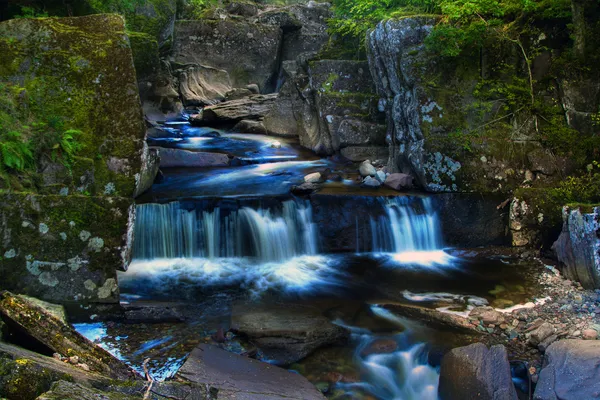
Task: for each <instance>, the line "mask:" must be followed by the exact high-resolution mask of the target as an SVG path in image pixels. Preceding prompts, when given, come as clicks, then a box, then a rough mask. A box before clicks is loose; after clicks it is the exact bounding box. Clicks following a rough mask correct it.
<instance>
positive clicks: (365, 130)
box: [337, 119, 387, 148]
mask: <svg viewBox="0 0 600 400" xmlns="http://www.w3.org/2000/svg"><path fill="white" fill-rule="evenodd" d="M385 133H386V127H385V125H379V124H373V123H370V122H365V121H360V120H355V119H345V120H343V121H342V122H341V123H340V126H339V127H338V130H337V134H338V137H339V143H340V148H344V147H349V146H358V147H363V146H385ZM386 147H387V146H386Z"/></svg>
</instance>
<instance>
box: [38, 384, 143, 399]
mask: <svg viewBox="0 0 600 400" xmlns="http://www.w3.org/2000/svg"><path fill="white" fill-rule="evenodd" d="M68 399H73V400H75V399H77V400H98V399H102V400H134V399H138V400H139V396H135V397H134V396H127V395H124V394H122V393H108V392H105V391H102V390H98V389H92V388H90V387H86V386H83V385H81V384H78V383H72V382H67V381H58V382H56V383H55V384H53V385H52V387H51V388H50V391H48V392H46V393H44V394H42V395H41V396H39V397H38V398H37V399H36V400H68Z"/></svg>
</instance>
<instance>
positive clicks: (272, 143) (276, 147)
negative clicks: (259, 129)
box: [271, 141, 281, 149]
mask: <svg viewBox="0 0 600 400" xmlns="http://www.w3.org/2000/svg"><path fill="white" fill-rule="evenodd" d="M271 148H273V149H280V148H281V142H279V141H275V142H271Z"/></svg>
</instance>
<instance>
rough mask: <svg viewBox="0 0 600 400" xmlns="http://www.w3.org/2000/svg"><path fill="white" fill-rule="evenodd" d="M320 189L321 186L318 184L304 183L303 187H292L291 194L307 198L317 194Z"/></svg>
mask: <svg viewBox="0 0 600 400" xmlns="http://www.w3.org/2000/svg"><path fill="white" fill-rule="evenodd" d="M320 188H321V186H320V185H318V184H316V183H310V182H304V183H303V184H301V185H298V186H292V189H291V192H292V193H293V194H296V195H299V196H306V195H309V194H311V193H314V192H316V191H317V190H319V189H320Z"/></svg>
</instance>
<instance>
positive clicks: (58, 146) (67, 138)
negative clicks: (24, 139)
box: [31, 119, 83, 167]
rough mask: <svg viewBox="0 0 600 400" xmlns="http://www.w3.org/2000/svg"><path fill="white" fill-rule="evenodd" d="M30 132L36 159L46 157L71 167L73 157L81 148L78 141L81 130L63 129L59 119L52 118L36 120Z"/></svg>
mask: <svg viewBox="0 0 600 400" xmlns="http://www.w3.org/2000/svg"><path fill="white" fill-rule="evenodd" d="M32 133H33V137H32V139H31V142H32V147H33V149H34V152H35V154H36V158H37V159H38V160H41V159H43V158H46V159H47V160H49V161H52V162H57V161H60V162H61V163H62V164H63V165H65V166H66V167H71V165H72V164H73V157H74V156H75V155H76V154H77V152H78V151H80V150H81V149H82V148H83V145H82V144H81V143H79V142H78V138H79V137H80V136H81V134H82V132H81V131H80V130H77V129H66V130H64V128H63V123H62V121H61V120H60V119H53V120H50V121H49V122H48V123H46V122H36V123H34V124H33V129H32Z"/></svg>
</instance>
